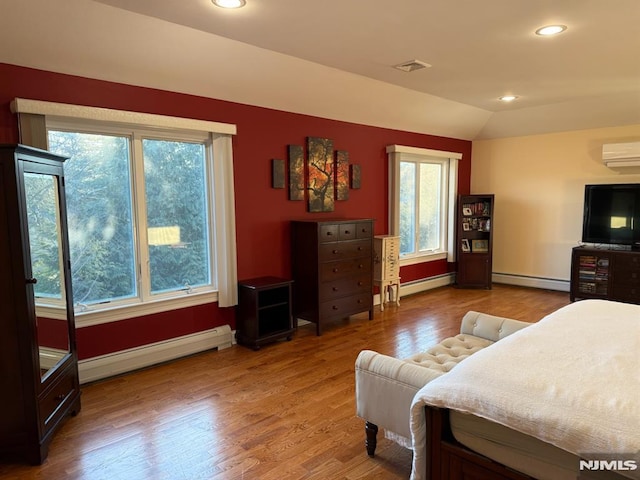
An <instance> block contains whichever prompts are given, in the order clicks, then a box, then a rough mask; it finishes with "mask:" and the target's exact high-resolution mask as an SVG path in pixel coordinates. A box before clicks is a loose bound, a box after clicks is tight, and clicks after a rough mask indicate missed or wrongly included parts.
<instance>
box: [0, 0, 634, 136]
mask: <svg viewBox="0 0 640 480" xmlns="http://www.w3.org/2000/svg"><path fill="white" fill-rule="evenodd" d="M0 11H1V12H2V17H3V19H4V21H3V26H2V28H1V29H0V62H3V63H11V64H17V65H24V66H29V67H34V68H42V69H46V70H52V71H56V72H62V73H70V74H74V75H82V76H86V77H91V78H99V79H104V80H111V81H117V82H122V83H129V84H134V85H142V86H148V87H153V88H162V89H166V90H172V91H178V92H184V93H190V94H195V95H202V96H207V97H213V98H220V99H223V100H230V101H236V102H240V103H247V104H251V105H258V106H264V107H269V108H275V109H281V110H286V111H291V112H298V113H305V114H310V115H317V116H321V117H326V118H333V119H338V120H345V121H350V122H357V123H364V124H369V125H377V126H382V127H388V128H397V129H401V130H408V131H416V132H420V133H429V134H435V135H444V136H451V137H455V138H464V139H482V138H498V137H510V136H520V135H531V134H538V133H548V132H558V131H567V130H578V129H586V128H598V127H607V126H618V125H628V124H640V33H639V32H640V27H639V25H640V2H639V1H638V0H612V1H610V2H604V1H602V0H534V1H532V0H488V1H486V2H478V1H477V0H402V1H397V2H391V3H387V2H383V1H382V0H325V1H323V2H314V1H310V0H247V4H246V6H245V7H244V8H242V9H239V10H225V9H221V8H219V7H215V6H213V5H212V3H211V1H210V0H183V1H176V0H20V1H19V2H18V1H15V0H0ZM547 24H563V25H566V26H567V27H568V28H567V30H566V31H565V32H564V33H562V34H560V35H558V36H556V37H552V38H543V37H540V36H537V35H535V33H534V31H535V30H536V29H537V28H538V27H541V26H543V25H547ZM410 60H419V61H422V62H425V63H427V64H430V65H431V66H430V67H428V68H423V69H420V70H416V71H413V72H404V71H400V70H398V69H395V68H393V66H394V65H397V64H401V63H403V62H406V61H410ZM506 94H513V95H516V96H517V97H518V98H517V99H516V100H514V101H513V102H510V103H504V102H501V101H500V100H498V97H500V96H502V95H506Z"/></svg>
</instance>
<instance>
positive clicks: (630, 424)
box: [411, 300, 640, 480]
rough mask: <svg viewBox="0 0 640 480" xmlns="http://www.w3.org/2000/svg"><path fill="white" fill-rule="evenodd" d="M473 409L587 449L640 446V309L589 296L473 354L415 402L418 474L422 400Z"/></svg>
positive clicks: (419, 469) (422, 456)
mask: <svg viewBox="0 0 640 480" xmlns="http://www.w3.org/2000/svg"><path fill="white" fill-rule="evenodd" d="M426 404H428V405H435V406H437V407H443V408H450V409H454V410H459V411H462V412H467V413H471V414H474V415H477V416H480V417H483V418H486V419H488V420H491V421H494V422H497V423H500V424H502V425H505V426H507V427H510V428H512V429H514V430H517V431H520V432H522V433H525V434H528V435H531V436H534V437H537V438H539V439H541V440H543V441H545V442H548V443H551V444H553V445H555V446H557V447H560V448H562V449H564V450H567V451H569V452H571V453H574V454H577V455H581V454H585V453H636V452H638V451H640V306H638V305H629V304H623V303H617V302H609V301H604V300H583V301H580V302H576V303H573V304H571V305H568V306H566V307H563V308H561V309H560V310H558V311H556V312H554V313H553V314H551V315H548V316H547V317H545V318H544V319H542V320H540V321H539V322H538V323H536V324H533V325H532V326H530V327H527V328H525V329H523V330H520V331H518V332H516V333H514V334H512V335H510V336H508V337H506V338H504V339H502V340H500V341H499V342H496V343H495V344H494V345H492V346H490V347H488V348H485V349H484V350H481V351H480V352H478V353H476V354H474V355H473V356H472V357H470V358H468V359H467V360H465V361H464V362H462V363H461V364H460V365H458V366H457V367H456V368H454V369H453V370H452V371H450V372H449V373H447V374H446V375H443V376H441V377H439V378H437V379H435V380H433V381H432V382H430V383H428V384H427V385H426V386H425V387H424V388H422V389H421V390H420V391H419V392H418V393H417V395H416V397H415V398H414V402H413V405H412V408H411V430H412V436H413V445H414V458H413V471H412V475H411V478H412V480H421V479H423V478H424V475H425V468H426V465H427V461H428V459H427V458H426V452H425V450H426V449H425V437H426V426H425V417H424V406H425V405H426Z"/></svg>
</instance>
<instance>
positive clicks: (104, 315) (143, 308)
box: [37, 291, 218, 328]
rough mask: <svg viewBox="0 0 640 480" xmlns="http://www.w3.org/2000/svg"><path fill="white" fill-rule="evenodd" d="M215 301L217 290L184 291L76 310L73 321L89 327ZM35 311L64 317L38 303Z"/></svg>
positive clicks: (61, 310) (60, 310) (57, 310)
mask: <svg viewBox="0 0 640 480" xmlns="http://www.w3.org/2000/svg"><path fill="white" fill-rule="evenodd" d="M217 301H218V292H217V291H215V292H213V291H209V292H201V293H200V292H198V293H190V294H187V293H185V294H184V295H181V296H179V297H172V298H162V299H158V300H152V301H147V302H144V303H134V304H127V305H117V306H112V307H109V306H104V305H103V306H101V307H100V309H99V310H87V311H84V312H80V311H76V312H75V321H76V322H75V323H76V328H83V327H91V326H93V325H100V324H103V323H111V322H117V321H120V320H126V319H129V318H134V317H142V316H145V315H152V314H154V313H162V312H168V311H170V310H178V309H180V308H188V307H194V306H197V305H204V304H206V303H214V302H217ZM37 311H38V315H42V316H43V317H47V318H59V319H64V318H66V317H64V316H63V315H61V312H63V311H64V310H63V309H62V308H59V307H51V306H41V305H38V307H37Z"/></svg>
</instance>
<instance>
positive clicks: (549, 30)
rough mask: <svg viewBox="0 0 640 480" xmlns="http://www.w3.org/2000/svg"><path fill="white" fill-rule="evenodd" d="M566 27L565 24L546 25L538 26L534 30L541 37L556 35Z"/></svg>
mask: <svg viewBox="0 0 640 480" xmlns="http://www.w3.org/2000/svg"><path fill="white" fill-rule="evenodd" d="M566 29H567V26H566V25H547V26H545V27H540V28H539V29H537V30H536V35H541V36H543V37H548V36H550V35H557V34H558V33H562V32H564V31H565V30H566Z"/></svg>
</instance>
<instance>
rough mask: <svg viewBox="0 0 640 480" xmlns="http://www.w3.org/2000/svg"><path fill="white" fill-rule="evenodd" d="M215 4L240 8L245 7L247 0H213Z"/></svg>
mask: <svg viewBox="0 0 640 480" xmlns="http://www.w3.org/2000/svg"><path fill="white" fill-rule="evenodd" d="M211 1H212V2H213V4H214V5H216V6H218V7H222V8H240V7H244V5H245V3H247V2H246V1H245V0H211Z"/></svg>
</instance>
